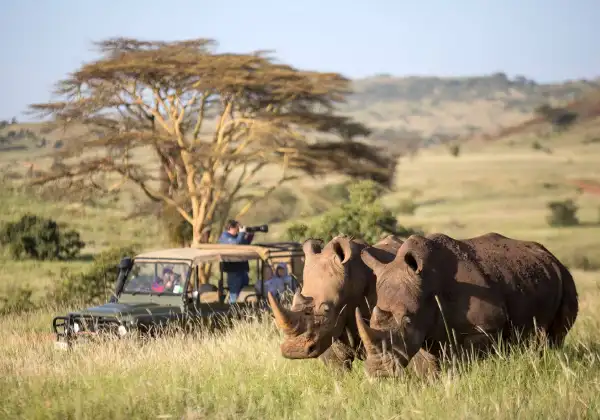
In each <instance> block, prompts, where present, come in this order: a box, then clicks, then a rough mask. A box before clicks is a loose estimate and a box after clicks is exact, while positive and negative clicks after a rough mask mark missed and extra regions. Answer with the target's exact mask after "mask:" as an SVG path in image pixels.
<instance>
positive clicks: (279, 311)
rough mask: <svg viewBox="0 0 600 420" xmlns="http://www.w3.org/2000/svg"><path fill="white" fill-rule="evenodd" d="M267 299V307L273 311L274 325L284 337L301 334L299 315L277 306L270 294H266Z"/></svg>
mask: <svg viewBox="0 0 600 420" xmlns="http://www.w3.org/2000/svg"><path fill="white" fill-rule="evenodd" d="M267 299H268V300H269V305H270V306H271V309H272V310H273V315H274V316H275V323H276V324H277V327H278V328H279V329H280V330H281V331H282V332H283V333H284V334H285V335H288V336H289V335H299V334H301V333H302V332H303V331H302V330H303V328H302V325H303V324H302V314H301V313H299V312H293V311H289V310H287V309H285V308H284V307H283V306H281V305H280V304H279V302H278V301H277V299H275V298H274V297H273V295H272V294H271V292H269V293H268V294H267Z"/></svg>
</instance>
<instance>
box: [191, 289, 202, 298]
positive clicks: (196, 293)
mask: <svg viewBox="0 0 600 420" xmlns="http://www.w3.org/2000/svg"><path fill="white" fill-rule="evenodd" d="M198 296H200V292H199V291H197V290H194V291H193V292H192V299H194V300H195V299H198Z"/></svg>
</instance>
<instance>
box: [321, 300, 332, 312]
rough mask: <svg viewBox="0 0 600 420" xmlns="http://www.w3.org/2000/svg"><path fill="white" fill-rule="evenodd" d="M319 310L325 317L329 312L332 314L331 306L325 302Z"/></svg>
mask: <svg viewBox="0 0 600 420" xmlns="http://www.w3.org/2000/svg"><path fill="white" fill-rule="evenodd" d="M319 309H320V310H321V312H322V313H323V315H327V314H328V313H329V312H331V304H329V303H327V302H323V303H322V304H321V306H320V307H319Z"/></svg>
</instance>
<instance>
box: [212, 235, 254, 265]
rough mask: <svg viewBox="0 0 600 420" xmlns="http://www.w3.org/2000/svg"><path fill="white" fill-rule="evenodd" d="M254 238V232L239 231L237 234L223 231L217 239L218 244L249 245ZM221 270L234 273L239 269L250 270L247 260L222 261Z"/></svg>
mask: <svg viewBox="0 0 600 420" xmlns="http://www.w3.org/2000/svg"><path fill="white" fill-rule="evenodd" d="M252 239H254V233H246V232H239V233H238V234H237V236H235V235H232V234H231V233H229V232H227V231H225V232H223V233H221V236H219V239H218V240H217V242H218V243H220V244H230V245H250V243H251V242H252ZM222 267H223V271H224V272H226V273H235V272H239V271H245V272H248V271H250V265H249V264H248V261H237V262H231V261H230V262H223V263H222Z"/></svg>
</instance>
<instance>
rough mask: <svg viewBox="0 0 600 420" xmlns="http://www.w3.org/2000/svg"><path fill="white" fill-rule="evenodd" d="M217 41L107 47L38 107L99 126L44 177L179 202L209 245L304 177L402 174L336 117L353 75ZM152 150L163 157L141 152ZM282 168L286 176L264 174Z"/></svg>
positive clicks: (362, 130)
mask: <svg viewBox="0 0 600 420" xmlns="http://www.w3.org/2000/svg"><path fill="white" fill-rule="evenodd" d="M215 45H216V43H215V42H214V41H213V40H210V39H196V40H187V41H177V42H159V41H140V40H136V39H123V38H111V39H108V40H104V41H102V42H99V43H96V46H97V47H98V49H99V52H100V54H101V56H100V58H99V59H98V60H97V61H94V62H90V63H87V64H84V65H82V66H81V68H79V69H78V70H77V71H75V72H74V73H72V74H70V75H69V77H68V78H67V79H66V80H62V81H60V82H59V83H58V85H57V89H56V94H58V95H59V97H60V98H61V100H60V101H56V102H51V103H44V104H34V105H31V109H32V111H33V112H34V113H36V114H37V115H38V116H42V117H48V116H50V117H52V118H51V120H52V121H53V122H54V123H55V124H63V125H69V124H77V125H83V126H85V127H87V130H85V133H84V134H80V135H77V136H72V137H70V138H68V139H67V140H66V141H65V145H64V146H63V148H62V149H61V150H60V151H58V152H57V153H58V154H59V155H57V156H59V158H60V159H59V160H56V162H57V164H55V165H53V168H52V169H51V170H49V171H48V172H45V173H44V174H43V175H42V176H40V177H38V178H36V179H35V180H34V183H36V184H44V183H48V182H60V181H64V180H67V181H68V185H71V186H72V185H77V186H79V187H84V188H89V187H92V188H95V189H99V190H101V191H104V192H107V191H113V190H115V189H118V188H120V187H121V186H122V185H124V184H125V183H132V184H134V185H136V186H137V187H139V188H140V189H141V190H142V191H143V192H144V193H145V194H146V195H147V196H148V197H149V198H150V199H151V200H153V201H155V202H160V203H164V204H166V205H168V206H170V207H172V208H173V209H175V210H176V211H177V212H178V213H179V215H180V216H181V217H182V218H183V219H184V220H185V221H187V222H188V223H189V224H190V225H191V227H192V232H193V241H192V242H193V243H199V242H201V241H202V240H203V235H202V232H203V229H204V228H205V227H207V226H209V225H211V226H213V227H217V229H213V235H215V234H218V233H219V231H220V229H221V228H222V224H223V222H224V220H225V219H226V218H227V217H229V216H232V214H231V212H232V209H233V208H234V204H235V203H236V202H240V201H241V203H238V204H240V206H241V210H240V212H239V213H238V214H237V215H235V217H241V215H243V214H244V213H245V212H246V211H247V210H248V209H249V208H250V207H251V206H252V205H254V204H255V203H256V202H257V201H258V200H260V199H261V198H263V197H265V196H266V195H267V194H269V193H270V192H271V191H273V190H274V189H275V188H276V187H277V186H278V185H281V184H282V183H284V182H286V181H290V180H292V179H294V178H295V177H296V176H298V174H301V173H307V174H310V175H313V176H318V175H323V174H329V173H340V174H346V175H350V176H353V177H361V178H370V179H373V180H375V181H377V182H379V183H384V184H385V183H389V182H390V180H391V179H392V177H393V174H394V168H395V162H396V159H395V158H394V157H392V156H389V155H384V154H382V153H381V151H379V150H378V149H376V148H374V147H371V146H368V145H366V144H364V143H360V142H357V141H355V140H354V138H355V137H357V136H367V135H369V134H370V132H369V130H368V129H367V128H366V127H365V126H363V125H362V124H360V123H357V122H354V121H352V120H350V119H349V118H347V117H344V116H340V115H337V114H336V113H335V105H336V104H337V103H340V102H343V101H344V99H345V97H346V95H347V94H349V93H350V90H349V80H347V79H346V78H344V77H342V76H341V75H339V74H335V73H320V72H314V71H303V70H299V69H296V68H294V67H291V66H289V65H284V64H279V63H276V62H275V61H274V60H273V59H272V58H270V57H269V56H268V54H267V52H262V51H258V52H253V53H248V54H229V53H217V52H216V51H215V49H214V48H215ZM323 134H327V135H329V137H331V135H335V136H336V138H335V139H332V138H329V139H323V138H320V137H319V135H323ZM140 151H141V152H140ZM148 151H151V153H152V155H153V156H154V158H155V159H153V160H151V161H149V160H148V159H147V157H146V158H145V159H143V158H142V157H141V156H143V155H142V152H145V153H146V155H147V152H148ZM276 166H277V167H278V168H279V170H278V171H277V173H281V176H280V177H279V178H278V179H277V181H275V182H274V183H272V184H269V185H265V184H264V183H261V182H259V181H258V180H257V178H256V176H257V174H258V173H259V172H260V171H263V170H269V169H270V168H271V169H272V168H275V167H276ZM281 169H282V170H281ZM115 174H116V175H118V177H119V180H117V182H116V183H115V179H114V175H115ZM109 175H111V176H112V177H113V178H110V177H109ZM109 181H110V182H109ZM63 186H65V185H63ZM65 188H66V186H65ZM240 206H238V207H240ZM215 224H216V225H215ZM204 239H206V238H204ZM210 239H211V240H212V239H214V238H210Z"/></svg>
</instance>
